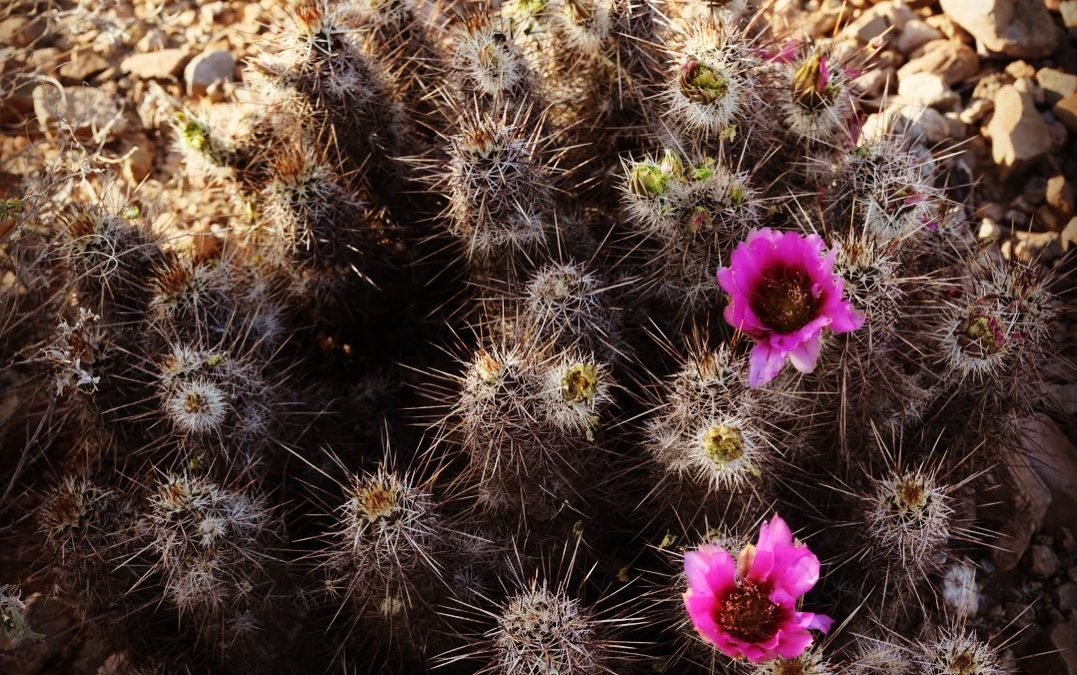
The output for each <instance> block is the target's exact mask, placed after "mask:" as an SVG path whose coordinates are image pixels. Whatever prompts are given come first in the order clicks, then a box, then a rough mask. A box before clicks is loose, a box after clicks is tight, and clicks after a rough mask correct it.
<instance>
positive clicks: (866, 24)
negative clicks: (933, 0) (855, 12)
mask: <svg viewBox="0 0 1077 675" xmlns="http://www.w3.org/2000/svg"><path fill="white" fill-rule="evenodd" d="M913 18H915V15H914V14H913V13H912V10H910V9H909V8H908V7H907V6H905V3H904V2H900V0H899V1H897V2H891V1H890V0H886V1H884V2H880V3H878V4H876V5H874V6H872V7H871V8H870V9H868V10H866V11H865V12H864V13H863V14H861V15H860V17H859V18H857V20H856V21H854V22H852V23H851V24H849V25H848V26H847V27H846V28H845V34H846V35H849V36H851V37H855V38H856V39H857V40H859V41H861V42H871V41H872V40H874V39H876V38H879V37H882V36H883V35H886V36H887V37H889V38H891V39H892V38H893V37H895V36H896V35H897V34H898V33H900V32H901V31H902V29H903V28H904V27H905V24H906V23H907V22H908V21H909V20H910V19H913Z"/></svg>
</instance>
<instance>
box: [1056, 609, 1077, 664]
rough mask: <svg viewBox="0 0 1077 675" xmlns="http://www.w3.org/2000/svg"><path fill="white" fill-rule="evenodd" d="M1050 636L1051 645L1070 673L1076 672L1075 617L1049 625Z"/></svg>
mask: <svg viewBox="0 0 1077 675" xmlns="http://www.w3.org/2000/svg"><path fill="white" fill-rule="evenodd" d="M1071 616H1072V615H1071ZM1050 637H1051V645H1052V646H1053V647H1054V649H1055V650H1056V651H1057V652H1058V654H1059V655H1060V656H1061V657H1062V660H1063V661H1065V663H1066V669H1067V670H1068V671H1069V672H1070V675H1074V674H1075V673H1077V649H1074V648H1073V645H1077V619H1070V620H1069V621H1066V622H1065V623H1057V624H1055V625H1054V626H1052V627H1051V632H1050Z"/></svg>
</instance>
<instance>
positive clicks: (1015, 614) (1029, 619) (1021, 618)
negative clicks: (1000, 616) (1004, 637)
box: [1005, 602, 1036, 630]
mask: <svg viewBox="0 0 1077 675" xmlns="http://www.w3.org/2000/svg"><path fill="white" fill-rule="evenodd" d="M1005 611H1006V614H1005V616H1006V620H1007V621H1011V622H1013V624H1012V627H1013V628H1014V630H1021V629H1023V628H1027V627H1028V626H1031V625H1032V624H1033V622H1035V620H1036V615H1035V613H1034V612H1032V611H1030V610H1029V608H1028V605H1026V604H1024V603H1020V602H1007V603H1006V607H1005Z"/></svg>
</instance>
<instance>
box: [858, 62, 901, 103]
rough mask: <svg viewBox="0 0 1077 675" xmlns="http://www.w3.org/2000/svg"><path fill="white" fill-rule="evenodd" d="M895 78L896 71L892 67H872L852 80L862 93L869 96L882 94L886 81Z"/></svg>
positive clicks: (873, 96)
mask: <svg viewBox="0 0 1077 675" xmlns="http://www.w3.org/2000/svg"><path fill="white" fill-rule="evenodd" d="M896 79H897V72H896V71H895V70H894V69H893V68H872V69H871V70H869V71H867V72H865V73H864V74H863V75H860V76H859V77H857V78H856V79H855V80H853V86H854V87H856V89H857V91H859V92H860V93H861V94H862V95H864V96H867V97H869V98H875V97H878V96H882V95H883V94H884V93H885V92H886V88H887V83H889V82H893V81H895V80H896Z"/></svg>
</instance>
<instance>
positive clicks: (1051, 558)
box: [1028, 544, 1060, 579]
mask: <svg viewBox="0 0 1077 675" xmlns="http://www.w3.org/2000/svg"><path fill="white" fill-rule="evenodd" d="M1059 565H1060V563H1059V560H1058V556H1057V555H1055V552H1054V551H1052V550H1051V548H1050V547H1049V546H1044V545H1043V544H1034V545H1032V546H1031V547H1029V549H1028V571H1029V572H1032V573H1033V574H1035V575H1036V576H1038V577H1040V578H1042V579H1047V578H1049V577H1052V576H1054V574H1055V572H1057V571H1058V567H1059Z"/></svg>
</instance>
